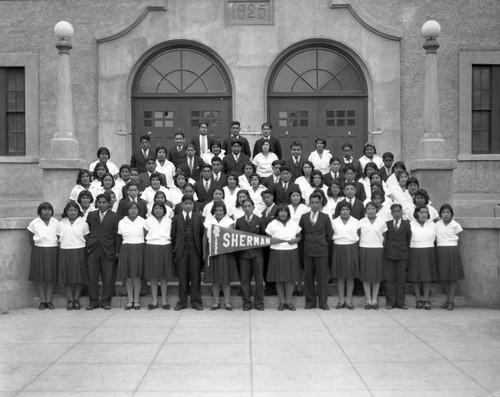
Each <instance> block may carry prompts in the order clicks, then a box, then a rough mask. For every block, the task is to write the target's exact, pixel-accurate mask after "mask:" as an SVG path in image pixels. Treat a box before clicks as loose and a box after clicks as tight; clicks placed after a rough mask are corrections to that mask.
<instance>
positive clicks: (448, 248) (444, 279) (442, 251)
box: [436, 204, 465, 310]
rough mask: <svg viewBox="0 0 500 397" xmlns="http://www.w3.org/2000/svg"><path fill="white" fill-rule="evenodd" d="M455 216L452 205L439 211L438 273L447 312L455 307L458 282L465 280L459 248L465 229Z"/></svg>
mask: <svg viewBox="0 0 500 397" xmlns="http://www.w3.org/2000/svg"><path fill="white" fill-rule="evenodd" d="M453 215H454V214H453V208H452V207H451V205H449V204H443V205H442V206H441V208H440V209H439V216H440V217H441V220H439V221H438V222H437V223H436V233H437V248H436V258H437V263H438V273H439V279H440V280H441V283H442V285H443V286H444V290H445V292H446V297H447V300H446V302H445V303H444V304H443V306H441V307H442V308H443V309H447V310H453V309H454V307H455V303H454V302H453V298H454V297H455V289H456V287H457V280H463V279H464V278H465V274H464V267H463V264H462V258H461V257H460V250H459V248H458V245H459V241H460V240H459V235H460V233H461V232H462V230H463V229H462V226H460V224H459V223H458V222H457V221H455V220H454V219H453Z"/></svg>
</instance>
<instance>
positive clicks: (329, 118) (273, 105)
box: [268, 97, 368, 158]
mask: <svg viewBox="0 0 500 397" xmlns="http://www.w3.org/2000/svg"><path fill="white" fill-rule="evenodd" d="M268 105H269V111H268V117H269V120H270V121H271V123H272V124H273V134H274V136H277V137H279V138H280V141H281V146H282V147H283V152H284V153H289V150H290V145H291V143H292V142H293V141H299V142H301V143H302V149H303V152H304V154H308V153H311V152H312V151H314V150H315V147H314V141H315V139H316V138H317V137H322V138H325V139H326V142H327V147H326V148H327V149H328V150H330V152H331V153H332V154H333V155H334V156H340V155H341V153H342V144H344V143H345V142H350V143H351V144H352V145H353V147H354V156H355V157H356V158H359V157H361V156H362V155H363V146H364V144H365V142H367V137H368V131H367V111H366V97H352V98H349V97H343V98H318V97H315V98H307V97H303V98H279V97H278V98H275V97H270V98H269V100H268ZM285 157H287V156H285Z"/></svg>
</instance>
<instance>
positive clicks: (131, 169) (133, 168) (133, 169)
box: [130, 167, 139, 173]
mask: <svg viewBox="0 0 500 397" xmlns="http://www.w3.org/2000/svg"><path fill="white" fill-rule="evenodd" d="M134 171H135V172H137V173H139V170H138V169H137V168H136V167H130V173H132V172H134Z"/></svg>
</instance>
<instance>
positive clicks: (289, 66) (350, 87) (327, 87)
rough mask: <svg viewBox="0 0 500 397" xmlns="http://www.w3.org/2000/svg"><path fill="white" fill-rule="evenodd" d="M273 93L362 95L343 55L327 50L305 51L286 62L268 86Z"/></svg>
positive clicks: (353, 69) (359, 83) (352, 68)
mask: <svg viewBox="0 0 500 397" xmlns="http://www.w3.org/2000/svg"><path fill="white" fill-rule="evenodd" d="M271 92H272V93H276V94H285V93H288V94H290V93H296V94H309V95H332V94H333V95H335V94H337V95H338V94H345V93H364V92H365V89H364V84H363V80H362V78H361V76H360V74H359V72H358V70H357V69H356V67H355V66H354V65H353V63H352V62H351V61H350V60H349V59H347V58H346V57H345V56H344V55H342V54H340V53H338V52H335V51H333V50H328V49H321V48H317V49H306V50H304V51H301V52H299V53H296V54H294V55H293V56H291V57H290V58H288V59H286V60H285V61H284V62H283V63H282V64H281V65H280V66H279V69H278V70H277V72H276V74H275V77H274V81H273V82H272V85H271Z"/></svg>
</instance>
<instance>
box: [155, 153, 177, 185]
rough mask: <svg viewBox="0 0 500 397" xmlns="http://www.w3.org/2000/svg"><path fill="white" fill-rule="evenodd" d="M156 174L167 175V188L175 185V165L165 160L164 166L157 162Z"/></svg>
mask: <svg viewBox="0 0 500 397" xmlns="http://www.w3.org/2000/svg"><path fill="white" fill-rule="evenodd" d="M156 172H159V173H160V174H163V175H165V182H166V183H167V186H168V187H170V186H173V185H174V175H175V165H174V163H172V162H170V161H168V160H166V159H165V162H164V163H163V165H161V164H160V162H159V161H158V160H156Z"/></svg>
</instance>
